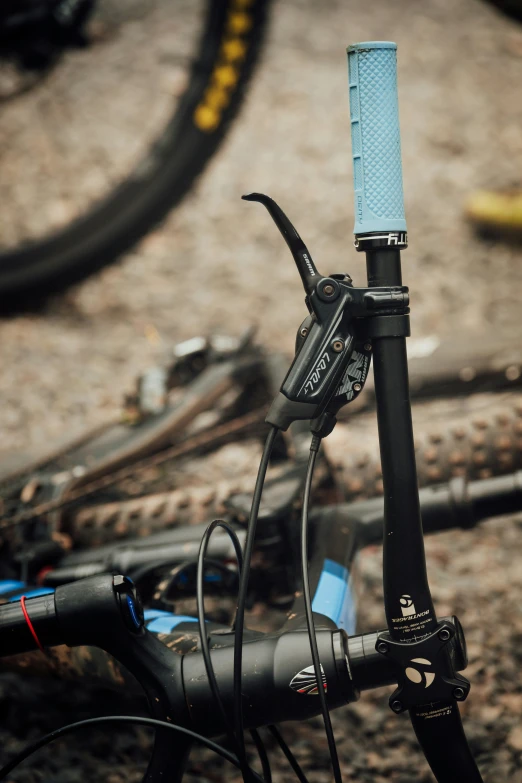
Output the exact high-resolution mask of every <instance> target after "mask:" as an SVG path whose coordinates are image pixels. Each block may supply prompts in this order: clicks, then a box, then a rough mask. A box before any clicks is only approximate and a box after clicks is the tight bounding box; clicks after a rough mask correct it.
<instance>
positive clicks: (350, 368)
mask: <svg viewBox="0 0 522 783" xmlns="http://www.w3.org/2000/svg"><path fill="white" fill-rule="evenodd" d="M243 198H244V199H245V200H247V201H259V202H260V203H261V204H264V206H265V207H266V208H267V210H268V211H269V213H270V215H271V216H272V218H273V220H274V222H275V224H276V226H277V227H278V229H279V231H280V232H281V234H282V235H283V237H284V239H285V241H286V243H287V245H288V247H289V248H290V251H291V253H292V255H293V257H294V260H295V263H296V266H297V270H298V272H299V275H300V276H301V280H302V283H303V287H304V290H305V294H306V298H305V302H306V305H307V307H308V310H309V313H310V315H309V316H308V317H307V318H306V319H305V320H304V321H303V323H302V324H301V325H300V327H299V329H298V332H297V338H296V356H295V358H294V361H293V362H292V365H291V367H290V369H289V371H288V374H287V376H286V378H285V379H284V381H283V384H282V386H281V389H280V391H279V394H278V395H277V397H276V399H275V400H274V402H273V403H272V406H271V408H270V410H269V412H268V416H267V418H266V421H267V422H268V423H269V424H272V425H273V426H275V427H278V428H279V429H282V430H286V429H288V427H289V426H290V424H291V423H292V422H294V421H297V420H302V419H305V420H312V432H313V433H314V434H316V435H319V436H320V437H326V436H327V435H329V434H330V432H331V431H332V430H333V428H334V426H335V423H336V414H337V413H338V412H339V410H340V409H341V408H342V407H343V406H344V405H347V404H348V403H349V402H352V401H353V400H355V399H356V398H357V397H358V396H359V394H360V393H361V391H362V390H363V388H364V384H365V382H366V379H367V377H368V371H369V369H370V362H371V354H372V337H373V336H374V335H381V334H384V333H385V331H386V327H385V326H383V325H382V324H383V322H382V320H380V319H379V320H378V321H377V318H378V317H379V316H385V315H391V316H397V315H405V314H406V313H408V312H409V310H408V304H409V295H408V289H407V288H406V287H405V286H380V287H364V288H356V287H354V285H353V282H352V278H351V277H350V275H348V274H332V275H330V276H328V277H326V276H323V275H321V274H320V273H319V272H318V270H317V268H316V266H315V264H314V262H313V260H312V256H311V254H310V252H309V250H308V248H307V247H306V245H305V244H304V242H303V240H302V239H301V237H300V236H299V234H298V233H297V231H296V229H295V228H294V226H293V225H292V223H291V222H290V220H289V219H288V218H287V216H286V215H285V214H284V212H283V210H282V209H281V208H280V207H279V206H278V205H277V204H276V202H275V201H274V200H273V199H271V198H269V197H268V196H265V195H263V194H261V193H251V194H250V195H249V196H243ZM395 328H396V327H395Z"/></svg>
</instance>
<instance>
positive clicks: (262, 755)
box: [196, 519, 272, 783]
mask: <svg viewBox="0 0 522 783" xmlns="http://www.w3.org/2000/svg"><path fill="white" fill-rule="evenodd" d="M217 527H221V528H223V530H225V531H226V532H227V533H228V535H229V537H230V539H231V541H232V544H233V546H234V551H235V553H236V558H237V564H238V570H239V575H241V570H242V568H243V552H242V550H241V544H240V542H239V538H238V537H237V535H236V532H235V530H234V529H233V528H232V527H231V526H230V525H229V524H228V523H227V522H225V521H224V520H222V519H215V520H214V521H213V522H211V523H210V525H209V526H208V527H207V529H206V530H205V533H204V534H203V538H202V539H201V545H200V548H199V554H198V569H197V577H196V602H197V616H198V625H199V635H200V638H201V653H202V655H203V662H204V664H205V670H206V672H207V677H208V682H209V685H210V689H211V691H212V695H213V696H214V700H215V701H216V703H217V705H218V708H219V711H220V713H221V718H222V719H223V724H224V726H225V729H226V732H227V735H228V738H229V741H230V742H231V744H232V747H233V748H237V747H238V742H237V737H236V735H235V734H234V730H233V728H232V725H231V724H230V721H229V720H228V717H227V714H226V710H225V705H224V704H223V700H222V698H221V693H220V691H219V686H218V682H217V679H216V673H215V671H214V667H213V665H212V658H211V655H210V648H209V644H208V637H207V633H206V628H205V605H204V576H205V556H206V553H207V549H208V545H209V542H210V537H211V535H212V533H213V532H214V530H215V529H216V528H217ZM207 563H208V561H207ZM250 734H251V736H252V740H253V742H254V744H255V746H256V749H257V752H258V755H259V760H260V762H261V768H262V770H263V778H264V780H265V781H266V783H272V772H271V769H270V762H269V760H268V754H267V752H266V748H265V746H264V744H263V741H262V739H261V737H260V735H259V732H257V731H256V730H255V729H252V730H251V732H250ZM248 770H249V773H250V772H251V771H252V769H251V767H250V766H249V767H248Z"/></svg>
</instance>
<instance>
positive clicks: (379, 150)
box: [347, 41, 406, 235]
mask: <svg viewBox="0 0 522 783" xmlns="http://www.w3.org/2000/svg"><path fill="white" fill-rule="evenodd" d="M347 51H348V72H349V85H350V87H349V90H350V93H349V94H350V120H351V128H352V157H353V178H354V191H355V226H354V234H356V235H359V234H368V233H373V232H381V231H399V232H401V231H404V232H405V231H406V220H405V217H404V196H403V188H402V162H401V137H400V128H399V107H398V97H397V44H395V43H390V42H389V41H371V42H369V43H358V44H353V45H352V46H349V47H348V49H347Z"/></svg>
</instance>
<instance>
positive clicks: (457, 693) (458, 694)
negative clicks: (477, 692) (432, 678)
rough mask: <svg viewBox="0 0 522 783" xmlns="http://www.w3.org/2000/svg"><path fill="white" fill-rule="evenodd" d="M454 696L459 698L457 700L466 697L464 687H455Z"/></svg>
mask: <svg viewBox="0 0 522 783" xmlns="http://www.w3.org/2000/svg"><path fill="white" fill-rule="evenodd" d="M453 696H454V697H455V698H456V699H457V701H462V700H463V699H464V698H465V697H466V692H465V691H464V689H463V688H454V690H453Z"/></svg>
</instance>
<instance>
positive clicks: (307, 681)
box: [0, 574, 466, 783]
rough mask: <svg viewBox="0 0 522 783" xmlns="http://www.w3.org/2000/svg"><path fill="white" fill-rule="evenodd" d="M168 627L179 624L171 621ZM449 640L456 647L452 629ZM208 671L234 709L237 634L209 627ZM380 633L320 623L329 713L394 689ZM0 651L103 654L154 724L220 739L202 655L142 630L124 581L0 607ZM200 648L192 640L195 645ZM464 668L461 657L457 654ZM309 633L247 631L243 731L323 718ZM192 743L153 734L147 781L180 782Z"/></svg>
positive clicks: (105, 580)
mask: <svg viewBox="0 0 522 783" xmlns="http://www.w3.org/2000/svg"><path fill="white" fill-rule="evenodd" d="M173 619H175V617H174V616H173ZM450 622H451V623H452V624H453V626H455V628H456V633H455V640H456V642H458V643H459V644H460V642H461V632H460V630H459V629H460V626H459V625H458V621H456V620H455V619H453V620H451V621H450ZM210 638H211V641H212V645H211V658H212V666H213V668H214V671H215V673H216V676H217V678H218V681H219V687H220V693H221V697H222V700H223V703H224V705H225V708H231V706H232V704H233V697H234V695H233V691H234V687H233V655H234V632H233V631H230V629H227V628H222V629H219V628H215V627H214V629H213V631H212V632H211V634H210ZM378 639H379V633H370V634H364V635H358V636H353V637H348V636H347V634H346V633H345V632H344V631H343V630H341V629H338V628H332V627H331V623H330V621H329V620H328V619H327V618H324V617H322V618H321V616H320V615H317V642H318V646H319V650H320V656H321V662H322V668H323V687H324V689H325V695H326V698H327V703H328V706H329V708H330V709H335V708H337V707H340V706H343V705H345V704H347V703H350V702H353V701H356V700H357V698H358V696H359V692H360V691H361V690H367V689H370V688H375V687H381V686H383V685H389V684H392V683H395V682H396V674H395V669H394V666H393V665H392V664H391V663H390V661H388V660H387V659H386V658H384V657H382V656H381V655H379V653H378V652H376V650H375V646H376V642H377V641H378ZM0 640H1V645H0V650H1V654H2V655H13V654H16V653H21V652H25V651H29V650H35V649H37V647H38V646H40V645H42V646H46V647H47V646H49V647H50V646H55V645H60V644H67V645H68V646H79V645H82V646H83V645H90V646H95V647H100V648H101V649H103V650H106V651H107V652H109V653H110V654H111V655H113V656H114V657H115V658H116V659H117V660H118V661H119V662H120V663H122V664H123V665H124V666H125V667H126V668H127V669H128V670H129V672H130V673H131V674H133V675H134V677H135V678H136V679H137V680H138V682H139V683H140V685H141V686H142V687H143V689H144V691H145V693H146V695H147V699H148V702H149V708H150V711H151V714H152V716H153V717H154V718H156V719H159V720H163V721H168V722H173V723H175V724H178V725H180V726H182V727H184V728H187V729H190V730H192V731H195V732H197V733H199V734H203V735H204V736H206V737H212V736H217V735H219V734H222V733H223V725H222V723H221V719H220V715H219V712H218V711H217V710H212V709H209V706H210V705H211V704H212V692H211V689H210V686H209V682H208V677H207V674H206V669H205V664H204V660H203V656H202V654H201V653H200V652H191V653H189V654H186V655H182V654H179V653H177V652H174V651H173V649H169V646H168V637H167V638H165V641H166V642H167V644H164V643H163V642H162V641H160V640H159V639H158V637H157V636H156V635H155V634H154V633H152V632H151V631H149V630H148V629H147V628H146V627H145V623H144V619H143V612H142V609H141V604H140V600H139V597H138V595H137V594H136V590H135V588H134V586H133V583H132V581H131V580H130V579H128V578H126V577H123V576H115V577H113V576H110V575H107V574H104V575H99V576H93V577H89V578H87V579H83V580H80V581H78V582H74V583H71V584H68V585H63V586H61V587H58V588H57V589H56V590H55V592H54V593H50V594H47V595H42V596H38V597H34V598H28V599H27V600H26V601H25V602H24V601H23V600H22V601H16V602H13V603H9V604H5V605H2V606H0ZM195 640H197V637H195ZM456 654H457V655H458V656H459V660H460V661H461V662H462V666H465V662H466V661H465V651H464V650H463V649H462V650H459V649H458V647H457V648H456ZM310 664H311V658H310V646H309V639H308V633H307V631H306V629H305V628H303V627H301V628H297V629H292V630H284V629H283V631H282V632H280V633H274V634H267V635H265V634H261V633H259V632H250V633H249V635H248V640H247V641H245V642H244V644H243V681H242V693H243V702H244V726H245V728H257V727H260V726H264V725H269V724H272V723H274V722H276V721H277V722H280V721H286V720H304V719H307V718H310V717H313V716H315V715H318V714H319V713H320V704H319V700H318V699H313V698H306V697H307V696H310V695H314V694H316V693H317V681H316V679H315V675H314V671H313V666H311V665H310ZM188 749H189V745H188V741H187V740H186V738H183V737H181V738H180V739H179V740H177V741H176V742H175V743H174V745H173V742H172V735H171V733H170V732H168V731H163V732H162V731H161V730H158V731H157V735H156V742H155V746H154V751H153V756H152V758H151V761H150V764H149V768H148V770H147V773H146V776H145V781H148V783H153V782H154V783H157V781H159V780H163V777H162V776H164V774H165V770H169V773H173V777H172V779H173V780H178V779H181V778H178V777H176V774H182V768H183V765H184V758H185V755H186V753H187V752H188Z"/></svg>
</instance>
